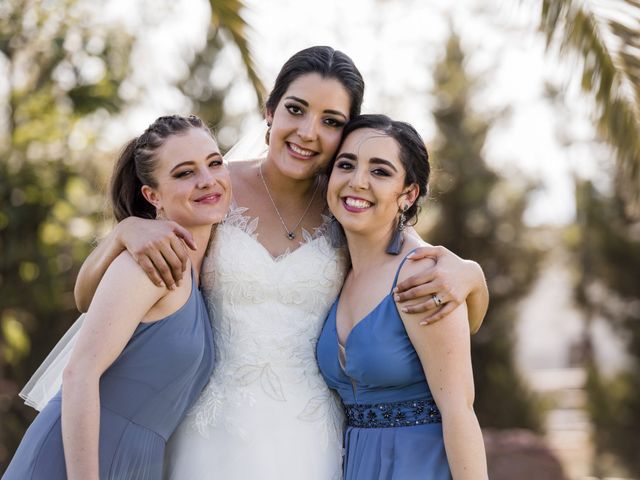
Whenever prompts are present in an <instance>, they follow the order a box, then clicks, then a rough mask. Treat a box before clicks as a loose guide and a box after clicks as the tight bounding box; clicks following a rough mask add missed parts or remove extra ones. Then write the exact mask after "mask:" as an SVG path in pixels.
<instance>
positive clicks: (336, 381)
mask: <svg viewBox="0 0 640 480" xmlns="http://www.w3.org/2000/svg"><path fill="white" fill-rule="evenodd" d="M405 260H406V257H405V258H404V259H403V260H402V263H401V264H400V267H399V268H398V272H399V271H400V268H401V267H402V265H403V264H404V261H405ZM398 272H396V275H395V278H394V280H393V283H392V286H391V291H392V290H393V288H394V287H395V285H396V283H397V281H398ZM391 291H390V292H389V294H388V295H387V296H385V297H384V299H383V300H382V301H381V302H380V303H379V304H378V305H377V306H376V307H375V308H374V309H373V310H372V311H371V312H370V313H369V314H368V315H367V316H365V317H364V318H363V319H362V320H361V321H360V322H359V323H357V324H356V325H355V326H354V327H353V329H352V330H351V333H350V334H349V336H348V337H347V340H346V344H345V345H344V349H343V350H342V353H341V349H342V345H340V343H339V340H338V333H337V329H336V312H337V309H338V302H339V300H340V298H338V299H336V301H335V302H334V304H333V306H332V307H331V310H330V311H329V314H328V316H327V321H326V323H325V325H324V327H323V329H322V333H321V334H320V338H319V340H318V344H317V347H316V355H317V359H318V364H319V366H320V370H321V371H322V374H323V376H324V378H325V380H326V382H327V384H328V385H329V387H330V388H332V389H335V390H336V391H337V392H338V393H339V395H340V397H341V398H342V402H343V404H344V409H345V413H346V416H347V429H346V431H345V435H344V447H345V457H344V463H343V471H344V478H345V479H347V480H374V479H375V480H378V479H379V480H382V479H384V480H407V479H414V478H415V479H417V478H422V479H425V480H426V479H429V480H449V479H451V473H450V469H449V464H448V462H447V456H446V453H445V449H444V441H443V437H442V420H441V416H440V413H439V411H438V407H437V406H436V404H435V401H434V400H433V397H432V395H431V390H430V389H429V385H428V383H427V379H426V377H425V374H424V371H423V369H422V364H421V363H420V359H419V358H418V354H417V352H416V351H415V349H414V348H413V345H412V344H411V341H410V340H409V336H408V335H407V332H406V330H405V328H404V323H403V322H402V318H400V315H399V313H398V310H397V309H396V305H395V302H394V300H393V294H392V293H391Z"/></svg>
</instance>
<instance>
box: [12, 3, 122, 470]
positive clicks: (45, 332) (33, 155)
mask: <svg viewBox="0 0 640 480" xmlns="http://www.w3.org/2000/svg"><path fill="white" fill-rule="evenodd" d="M86 7H87V6H86V5H84V6H83V5H81V4H80V3H78V2H73V1H56V2H38V1H28V0H23V1H18V0H16V1H13V0H11V1H8V2H3V3H2V4H1V5H0V52H1V55H2V70H3V71H4V72H6V79H7V80H8V93H7V95H6V97H7V100H8V101H7V103H6V104H5V107H4V108H3V109H2V111H1V117H0V122H1V123H0V125H1V126H0V204H1V205H2V211H1V212H0V250H1V251H2V257H0V287H1V288H2V295H1V296H0V327H1V332H2V336H1V337H0V368H1V374H0V376H1V378H2V383H1V384H0V414H1V415H2V430H1V431H0V432H1V433H0V435H2V438H1V439H0V464H5V463H6V461H7V456H8V455H11V454H12V452H13V450H14V449H15V447H16V446H17V442H18V441H19V439H20V438H21V435H22V433H23V431H24V429H25V426H26V425H28V423H29V421H30V420H31V418H32V417H33V416H34V415H33V414H34V412H33V411H32V410H31V409H28V408H26V407H24V406H23V405H22V401H21V400H20V399H19V398H18V397H17V393H18V390H19V389H20V388H21V387H22V385H24V382H25V380H26V379H27V378H28V377H29V376H30V375H31V373H33V371H34V369H35V367H36V366H37V365H38V363H39V362H40V361H42V359H43V357H44V355H45V354H46V353H47V351H48V350H50V348H51V347H52V346H53V344H54V343H55V342H56V341H57V339H58V338H59V337H60V335H61V334H62V332H64V330H65V329H66V328H67V327H68V326H69V323H70V321H71V320H72V319H73V318H74V317H75V316H76V315H77V313H76V309H75V304H74V301H73V295H72V289H73V283H74V277H75V272H76V268H77V265H78V262H80V261H81V260H82V259H83V258H84V257H85V256H86V254H87V253H88V251H89V248H90V243H91V239H92V238H94V237H93V235H94V233H93V229H94V227H93V223H92V222H93V221H95V220H96V218H97V217H96V216H97V215H99V214H100V210H101V206H102V205H103V203H104V200H103V198H102V193H101V189H100V188H99V187H98V186H97V184H96V174H95V170H94V166H93V165H94V164H93V163H92V158H91V155H92V144H93V142H94V140H95V138H96V137H97V136H98V135H99V130H100V128H101V126H102V125H103V124H104V122H105V121H106V120H107V119H108V118H109V117H110V116H111V115H114V114H117V113H118V112H119V111H120V109H121V108H122V106H123V103H124V102H123V100H122V98H121V97H120V95H119V86H120V85H121V83H122V82H123V80H124V79H125V78H126V77H127V75H128V72H129V63H128V54H129V51H130V47H131V39H130V38H129V37H128V36H126V35H123V33H122V32H121V31H119V30H118V29H116V28H113V27H109V26H105V25H100V24H97V23H95V22H92V21H91V18H92V17H93V16H92V15H89V14H88V12H87V11H86ZM4 72H3V73H4Z"/></svg>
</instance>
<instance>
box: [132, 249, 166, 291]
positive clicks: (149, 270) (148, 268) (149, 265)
mask: <svg viewBox="0 0 640 480" xmlns="http://www.w3.org/2000/svg"><path fill="white" fill-rule="evenodd" d="M135 260H136V263H137V264H138V265H140V266H141V267H142V269H143V270H144V273H146V274H147V277H149V279H150V280H151V281H152V282H153V284H154V285H155V286H157V287H161V286H163V285H164V282H163V281H162V278H160V274H159V273H158V271H157V270H156V267H155V266H154V265H153V262H152V261H151V260H150V259H149V257H146V256H139V257H136V259H135Z"/></svg>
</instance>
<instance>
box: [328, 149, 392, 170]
mask: <svg viewBox="0 0 640 480" xmlns="http://www.w3.org/2000/svg"><path fill="white" fill-rule="evenodd" d="M340 158H346V159H347V160H353V161H356V160H358V157H357V156H356V155H355V154H353V153H349V152H343V153H341V154H340V155H338V157H337V158H336V160H338V159H340ZM369 162H370V163H374V164H376V165H386V166H387V167H389V168H390V169H392V170H393V171H394V172H396V173H397V172H398V169H397V168H396V167H395V165H394V164H393V163H391V162H390V161H389V160H385V159H384V158H379V157H371V158H370V159H369Z"/></svg>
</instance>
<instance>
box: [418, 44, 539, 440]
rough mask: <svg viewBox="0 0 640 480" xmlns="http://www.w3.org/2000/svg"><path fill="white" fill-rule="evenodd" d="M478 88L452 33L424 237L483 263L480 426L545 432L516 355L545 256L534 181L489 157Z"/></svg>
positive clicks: (438, 80)
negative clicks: (520, 317)
mask: <svg viewBox="0 0 640 480" xmlns="http://www.w3.org/2000/svg"><path fill="white" fill-rule="evenodd" d="M474 85H475V80H474V79H472V78H471V77H470V75H469V74H468V73H467V71H466V70H465V56H464V53H463V51H462V49H461V47H460V41H459V38H458V37H457V36H456V35H455V34H452V35H451V37H450V38H449V40H448V42H447V45H446V56H445V58H444V59H443V60H442V61H441V63H440V64H439V65H438V66H437V67H436V71H435V91H434V95H435V97H436V101H437V107H436V110H435V112H434V116H435V120H436V124H437V127H438V131H439V136H438V138H437V139H436V141H435V148H434V149H433V151H432V159H433V166H434V174H433V179H432V182H431V186H432V197H433V199H431V200H429V203H428V205H427V213H428V215H426V218H425V220H426V222H425V223H428V224H430V225H431V226H430V228H429V230H428V232H427V233H426V234H425V238H427V239H428V240H429V241H430V242H431V243H434V244H442V245H446V246H447V247H448V248H450V249H451V250H452V251H454V252H456V253H457V254H459V255H460V256H462V257H465V258H470V259H473V260H476V261H478V262H479V263H480V264H481V265H482V267H483V269H484V272H485V274H486V277H487V282H488V285H489V291H490V292H491V304H490V307H489V312H488V313H487V317H486V320H485V323H484V325H483V326H482V328H481V329H480V332H479V333H478V334H476V335H475V336H474V338H473V345H472V354H473V362H474V372H475V382H476V412H477V414H478V418H479V420H480V424H481V425H482V426H483V427H496V428H509V427H524V428H531V429H534V430H538V429H539V428H540V426H541V425H540V418H539V414H538V410H537V409H536V408H535V402H534V398H533V396H532V394H531V393H530V392H529V391H528V389H527V387H526V385H525V384H524V383H523V381H522V380H521V378H520V376H519V374H518V371H517V369H516V367H515V365H514V359H513V344H514V338H513V324H514V322H515V320H516V311H515V309H516V304H517V301H518V300H519V299H521V298H522V297H523V295H525V294H526V293H527V291H528V289H529V287H530V286H531V285H532V283H533V281H534V279H535V278H536V275H537V265H538V260H539V258H540V252H539V251H538V250H536V248H534V247H533V246H532V245H530V243H529V241H528V239H527V235H526V234H527V229H526V228H525V226H524V224H523V220H522V216H523V212H524V210H525V207H526V205H527V199H528V194H529V192H530V191H531V186H529V185H526V184H525V185H518V184H517V183H516V182H515V181H514V180H513V179H506V178H505V177H503V176H501V175H500V174H499V173H497V172H495V171H494V170H492V169H491V168H490V167H489V166H488V165H487V163H486V161H485V159H484V158H483V152H482V149H483V145H484V143H485V139H486V136H487V132H488V131H489V129H490V127H491V119H489V118H487V117H483V116H481V115H479V114H477V113H475V112H474V111H473V110H472V108H471V106H470V99H471V94H472V91H473V88H474Z"/></svg>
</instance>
